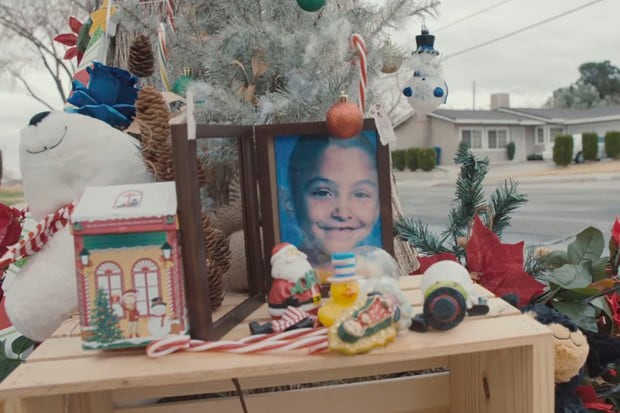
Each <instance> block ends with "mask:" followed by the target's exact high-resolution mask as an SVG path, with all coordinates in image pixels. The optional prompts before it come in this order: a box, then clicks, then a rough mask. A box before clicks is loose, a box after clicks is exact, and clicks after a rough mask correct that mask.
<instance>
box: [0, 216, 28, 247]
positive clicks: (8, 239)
mask: <svg viewBox="0 0 620 413" xmlns="http://www.w3.org/2000/svg"><path fill="white" fill-rule="evenodd" d="M22 220H23V213H22V211H20V210H19V209H16V208H13V207H10V206H7V205H4V204H0V256H2V255H3V254H4V253H5V252H6V250H7V249H8V247H9V246H10V245H13V244H15V243H16V242H17V241H19V236H20V234H21V233H22Z"/></svg>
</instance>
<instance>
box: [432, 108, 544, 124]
mask: <svg viewBox="0 0 620 413" xmlns="http://www.w3.org/2000/svg"><path fill="white" fill-rule="evenodd" d="M428 116H431V117H433V118H437V119H443V120H445V121H448V122H452V123H460V124H477V125H479V124H485V123H486V124H503V125H541V124H542V121H539V120H534V119H530V118H527V117H524V116H520V115H516V114H512V113H507V112H500V111H498V110H455V109H437V110H435V111H434V112H433V113H429V114H428Z"/></svg>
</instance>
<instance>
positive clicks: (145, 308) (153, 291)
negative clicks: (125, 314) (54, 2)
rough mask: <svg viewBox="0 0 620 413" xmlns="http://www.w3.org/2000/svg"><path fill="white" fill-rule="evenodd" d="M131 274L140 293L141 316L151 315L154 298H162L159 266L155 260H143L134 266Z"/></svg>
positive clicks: (138, 294)
mask: <svg viewBox="0 0 620 413" xmlns="http://www.w3.org/2000/svg"><path fill="white" fill-rule="evenodd" d="M131 273H132V275H133V283H134V286H135V288H136V291H137V292H138V293H137V296H138V312H139V313H140V315H151V301H152V300H153V298H157V297H161V295H160V291H159V266H158V265H157V263H155V261H153V260H149V259H143V260H140V261H138V262H136V263H135V264H134V266H133V268H132V269H131Z"/></svg>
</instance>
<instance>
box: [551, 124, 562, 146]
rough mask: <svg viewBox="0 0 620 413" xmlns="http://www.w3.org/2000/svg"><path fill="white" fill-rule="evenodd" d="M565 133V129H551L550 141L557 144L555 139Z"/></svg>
mask: <svg viewBox="0 0 620 413" xmlns="http://www.w3.org/2000/svg"><path fill="white" fill-rule="evenodd" d="M563 133H564V128H561V127H560V128H557V127H556V128H549V141H550V142H551V143H553V142H555V137H556V136H559V135H561V134H563Z"/></svg>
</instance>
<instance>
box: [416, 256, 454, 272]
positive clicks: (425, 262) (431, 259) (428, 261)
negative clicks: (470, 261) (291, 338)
mask: <svg viewBox="0 0 620 413" xmlns="http://www.w3.org/2000/svg"><path fill="white" fill-rule="evenodd" d="M439 261H456V262H458V259H457V258H456V255H454V254H450V253H449V252H442V253H441V254H435V255H431V256H428V257H418V262H419V263H420V268H418V269H417V270H415V271H413V272H411V273H410V274H409V275H416V274H424V272H425V271H426V269H427V268H428V267H430V266H431V265H433V264H435V263H436V262H439Z"/></svg>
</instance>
